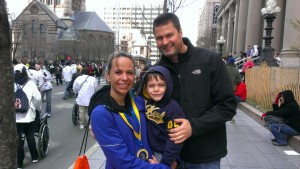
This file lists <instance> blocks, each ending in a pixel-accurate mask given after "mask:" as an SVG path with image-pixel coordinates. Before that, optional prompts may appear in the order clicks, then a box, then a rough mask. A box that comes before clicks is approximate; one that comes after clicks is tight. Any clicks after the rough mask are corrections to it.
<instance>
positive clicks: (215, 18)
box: [213, 5, 219, 24]
mask: <svg viewBox="0 0 300 169" xmlns="http://www.w3.org/2000/svg"><path fill="white" fill-rule="evenodd" d="M218 10H219V5H216V6H214V13H213V24H216V23H217V20H218V18H217V13H218Z"/></svg>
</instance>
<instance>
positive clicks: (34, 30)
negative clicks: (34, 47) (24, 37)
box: [31, 20, 36, 33]
mask: <svg viewBox="0 0 300 169" xmlns="http://www.w3.org/2000/svg"><path fill="white" fill-rule="evenodd" d="M31 29H32V33H36V20H32V27H31Z"/></svg>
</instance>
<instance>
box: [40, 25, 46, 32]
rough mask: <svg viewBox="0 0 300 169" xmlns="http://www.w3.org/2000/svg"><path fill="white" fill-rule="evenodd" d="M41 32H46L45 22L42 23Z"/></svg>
mask: <svg viewBox="0 0 300 169" xmlns="http://www.w3.org/2000/svg"><path fill="white" fill-rule="evenodd" d="M40 32H41V33H45V32H46V26H45V25H44V24H41V25H40Z"/></svg>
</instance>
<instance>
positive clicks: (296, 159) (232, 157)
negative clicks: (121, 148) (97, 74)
mask: <svg viewBox="0 0 300 169" xmlns="http://www.w3.org/2000/svg"><path fill="white" fill-rule="evenodd" d="M244 110H245V109H244ZM247 113H248V114H249V111H247ZM234 119H235V123H231V122H228V123H227V148H228V154H227V156H226V157H225V158H223V159H222V160H221V168H222V169H253V168H255V169H275V168H276V169H300V155H299V154H298V153H297V152H296V151H294V150H293V149H292V148H291V147H290V146H283V147H277V146H273V145H272V143H271V139H272V136H271V134H270V132H269V131H268V130H267V129H266V128H264V127H263V126H262V125H261V124H259V123H258V122H256V121H255V120H253V119H252V118H250V117H249V116H248V115H247V114H246V113H245V112H243V111H242V110H241V109H238V110H237V115H236V116H235V117H234ZM86 154H87V156H88V158H89V164H90V167H91V169H104V168H105V156H104V154H103V152H102V150H101V148H100V147H99V145H98V144H96V145H94V146H93V147H92V148H90V149H89V151H88V152H87V153H86ZM288 154H298V155H288ZM69 169H73V165H72V166H70V168H69Z"/></svg>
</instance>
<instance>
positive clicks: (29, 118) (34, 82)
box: [12, 59, 105, 169]
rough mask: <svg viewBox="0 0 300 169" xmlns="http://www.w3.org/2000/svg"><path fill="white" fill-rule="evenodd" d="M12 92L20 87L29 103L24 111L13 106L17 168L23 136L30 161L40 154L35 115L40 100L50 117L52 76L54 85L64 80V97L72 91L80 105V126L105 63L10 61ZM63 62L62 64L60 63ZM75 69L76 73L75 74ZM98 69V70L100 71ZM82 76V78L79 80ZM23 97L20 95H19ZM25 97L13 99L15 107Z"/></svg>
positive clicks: (21, 155)
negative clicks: (37, 146)
mask: <svg viewBox="0 0 300 169" xmlns="http://www.w3.org/2000/svg"><path fill="white" fill-rule="evenodd" d="M12 63H13V66H14V79H15V92H16V91H17V90H18V89H22V91H24V92H25V94H26V97H27V100H28V102H29V105H28V107H29V109H28V110H26V112H21V111H20V110H19V109H17V108H16V123H17V133H18V138H19V145H18V151H17V167H18V169H21V168H22V167H23V160H24V142H25V138H26V140H27V143H28V147H29V151H30V154H31V158H32V162H33V163H36V162H38V160H39V155H38V152H37V148H36V142H35V138H34V132H35V130H36V127H37V121H39V120H37V118H40V113H41V112H42V110H41V108H42V102H46V104H45V110H44V111H43V112H44V113H45V114H46V116H47V117H48V118H49V117H51V107H52V105H51V101H52V98H51V96H52V88H53V84H52V83H54V84H55V82H54V78H53V77H54V76H55V77H56V78H55V79H56V85H62V84H63V83H65V86H66V88H65V92H64V97H63V99H67V97H69V92H70V91H73V92H74V93H75V94H76V95H77V98H76V102H77V104H78V105H79V124H80V125H79V128H81V129H83V128H84V124H86V123H87V120H88V117H87V108H88V105H89V100H90V97H91V96H92V95H93V94H94V93H95V92H96V91H97V90H98V85H99V83H100V76H101V74H102V72H103V70H102V69H105V64H104V62H102V63H101V64H100V65H99V66H97V65H96V64H89V63H86V64H82V63H81V64H77V65H76V64H74V63H73V64H71V62H64V64H62V63H63V62H61V63H57V64H49V63H48V62H47V61H45V60H38V61H37V60H35V61H29V62H27V61H26V60H21V61H19V62H18V61H17V60H15V59H14V60H13V62H12ZM63 65H64V66H63ZM74 69H75V70H76V73H74ZM99 72H100V73H99ZM82 78H84V80H82ZM22 99H23V98H22ZM21 101H24V100H21V99H19V100H16V103H15V106H16V107H17V106H19V107H21V106H24V105H22V102H21Z"/></svg>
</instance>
